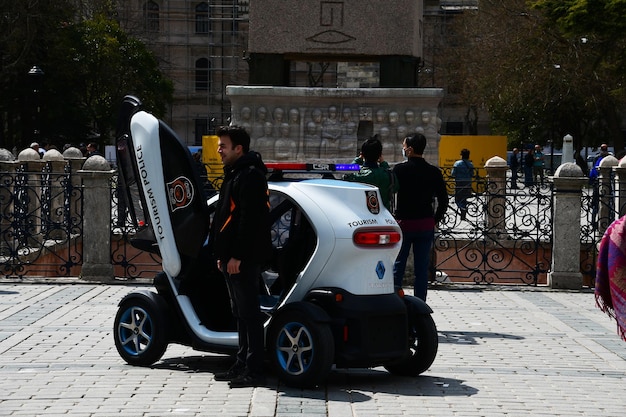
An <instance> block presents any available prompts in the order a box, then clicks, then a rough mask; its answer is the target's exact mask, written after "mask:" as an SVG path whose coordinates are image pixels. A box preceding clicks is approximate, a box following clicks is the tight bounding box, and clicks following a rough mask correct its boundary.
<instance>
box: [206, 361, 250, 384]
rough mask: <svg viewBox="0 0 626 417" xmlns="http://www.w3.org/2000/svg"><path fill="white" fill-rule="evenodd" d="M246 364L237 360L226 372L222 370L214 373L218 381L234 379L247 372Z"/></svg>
mask: <svg viewBox="0 0 626 417" xmlns="http://www.w3.org/2000/svg"><path fill="white" fill-rule="evenodd" d="M245 370H246V366H245V365H244V364H243V363H241V362H239V361H237V362H235V364H234V365H233V366H231V367H230V369H228V371H226V372H220V373H217V374H215V375H214V378H215V380H216V381H232V380H233V379H235V378H237V377H239V376H242V375H243V374H244V373H245Z"/></svg>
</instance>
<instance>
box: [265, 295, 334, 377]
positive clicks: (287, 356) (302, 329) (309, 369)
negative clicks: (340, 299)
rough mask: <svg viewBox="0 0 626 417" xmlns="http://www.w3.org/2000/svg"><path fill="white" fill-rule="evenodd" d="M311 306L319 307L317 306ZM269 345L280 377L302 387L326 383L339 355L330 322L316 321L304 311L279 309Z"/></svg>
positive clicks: (270, 332) (271, 329)
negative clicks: (336, 351) (336, 354)
mask: <svg viewBox="0 0 626 417" xmlns="http://www.w3.org/2000/svg"><path fill="white" fill-rule="evenodd" d="M310 308H314V309H319V307H316V306H314V305H311V306H310ZM320 310H321V309H320ZM322 313H323V311H322ZM267 347H268V351H269V352H270V359H271V362H272V365H273V367H274V369H275V370H276V373H277V374H278V377H279V378H280V379H281V380H283V381H284V382H285V383H287V384H288V385H293V386H298V387H306V386H314V385H317V384H319V383H321V382H323V381H324V380H325V379H326V377H327V376H328V373H329V372H330V369H331V367H332V364H333V359H334V356H335V343H334V339H333V334H332V332H331V330H330V327H329V325H328V324H327V323H322V322H317V321H314V320H313V318H312V316H311V315H309V314H307V313H306V312H305V311H301V310H293V309H289V310H288V311H279V312H278V313H277V314H276V315H275V316H274V318H273V319H272V324H271V326H270V329H269V333H268V340H267Z"/></svg>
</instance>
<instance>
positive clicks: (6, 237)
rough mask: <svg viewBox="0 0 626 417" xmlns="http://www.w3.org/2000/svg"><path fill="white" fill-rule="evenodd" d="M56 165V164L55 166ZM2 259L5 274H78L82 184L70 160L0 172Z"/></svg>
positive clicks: (21, 166) (80, 252) (0, 244)
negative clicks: (56, 163)
mask: <svg viewBox="0 0 626 417" xmlns="http://www.w3.org/2000/svg"><path fill="white" fill-rule="evenodd" d="M57 168H58V167H57ZM0 184H1V186H2V187H1V189H0V208H1V212H0V265H1V268H2V274H3V275H4V276H5V277H9V276H16V277H23V276H26V275H34V276H72V275H73V276H76V275H78V273H79V272H80V266H81V263H82V245H81V243H82V242H81V236H82V228H83V213H82V188H81V187H80V186H76V183H75V181H74V178H73V173H72V170H71V169H70V165H69V164H66V165H63V166H61V168H60V169H55V163H53V162H48V163H46V164H44V165H43V169H42V170H41V171H29V170H28V164H18V165H16V166H15V169H14V171H11V172H0Z"/></svg>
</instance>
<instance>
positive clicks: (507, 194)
mask: <svg viewBox="0 0 626 417" xmlns="http://www.w3.org/2000/svg"><path fill="white" fill-rule="evenodd" d="M42 166H43V169H42V170H41V171H32V170H31V171H29V170H28V168H27V165H19V164H16V165H15V169H14V170H12V171H11V172H0V184H1V185H2V187H1V189H0V209H1V211H0V216H1V217H0V266H1V268H2V274H3V275H4V276H5V277H23V276H77V275H79V274H80V268H81V265H82V259H83V252H82V251H83V248H82V239H81V236H82V230H83V225H84V224H88V223H89V220H87V221H85V220H84V216H83V212H82V205H83V204H82V200H83V192H84V191H83V188H82V186H80V184H79V183H80V182H79V181H77V180H76V174H75V173H73V172H72V170H71V168H70V166H69V164H65V165H63V166H62V167H61V168H59V167H58V166H56V167H55V166H53V164H52V163H47V164H43V165H42ZM444 174H446V177H448V175H447V174H449V173H447V172H446V173H444ZM507 184H509V182H508V181H507ZM447 186H448V189H449V195H450V208H449V210H448V212H447V214H446V216H445V219H444V221H443V223H442V224H441V225H440V227H439V229H438V232H437V239H436V242H435V246H434V248H433V257H432V269H433V277H436V279H437V280H441V281H445V280H450V281H454V282H475V283H486V284H498V283H518V284H528V285H540V284H545V283H546V274H547V273H548V272H549V269H550V266H551V259H552V258H551V255H552V254H551V252H552V245H553V237H552V234H553V233H552V219H553V216H555V215H558V213H554V209H553V201H554V189H553V186H552V183H551V181H550V179H549V177H546V180H545V181H544V183H543V184H539V185H533V186H525V185H524V184H523V183H522V182H520V183H519V188H518V189H511V188H510V186H508V185H507V187H506V188H505V190H504V192H503V191H502V190H497V192H496V189H495V187H494V183H493V182H490V181H489V180H487V179H486V178H478V179H476V180H475V181H474V184H473V192H472V195H471V197H470V198H469V200H468V210H467V215H466V216H465V218H462V217H461V213H460V211H459V210H458V207H457V205H456V203H455V201H454V183H453V180H449V181H448V184H447ZM110 192H111V194H110V196H111V201H112V210H111V225H112V227H111V235H110V239H111V262H112V264H113V265H114V268H115V276H116V278H117V279H122V280H133V279H137V278H151V277H152V276H154V274H155V273H157V272H158V271H159V270H160V258H159V257H158V256H156V255H153V254H149V253H146V252H141V251H139V250H137V249H134V248H133V247H132V246H131V245H130V244H129V242H130V241H131V239H133V238H134V237H135V233H136V232H137V230H136V229H135V228H134V227H133V226H132V225H131V222H129V221H128V220H129V219H128V218H127V217H126V215H127V213H126V211H125V209H124V207H123V205H122V206H120V205H119V204H118V201H119V199H118V196H117V181H116V177H115V176H114V177H113V179H112V180H111V183H110ZM618 197H619V196H618V191H616V186H615V178H614V175H611V178H610V179H608V181H607V180H605V182H604V184H600V183H599V182H598V180H596V181H594V182H592V183H590V184H589V185H588V186H587V187H585V188H584V189H583V192H582V196H581V203H582V210H581V215H580V219H581V235H580V247H581V257H580V259H581V261H580V265H581V267H580V270H581V272H582V273H583V275H584V276H587V277H588V279H590V280H593V277H594V276H595V262H596V257H597V244H598V242H599V241H600V239H601V237H602V233H603V231H604V230H605V229H606V227H607V226H608V224H610V222H611V221H613V220H614V219H616V218H617V217H618V216H619V212H620V208H619V207H616V204H615V201H619V199H618ZM621 211H622V212H623V211H624V210H623V209H622V210H621Z"/></svg>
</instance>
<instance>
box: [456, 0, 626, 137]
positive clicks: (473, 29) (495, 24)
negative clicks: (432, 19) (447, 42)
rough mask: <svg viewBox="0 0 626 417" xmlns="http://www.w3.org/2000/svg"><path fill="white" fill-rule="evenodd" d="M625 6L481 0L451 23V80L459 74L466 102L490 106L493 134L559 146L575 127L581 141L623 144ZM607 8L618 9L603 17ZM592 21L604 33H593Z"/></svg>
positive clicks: (543, 0) (619, 1) (546, 0)
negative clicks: (604, 18)
mask: <svg viewBox="0 0 626 417" xmlns="http://www.w3.org/2000/svg"><path fill="white" fill-rule="evenodd" d="M588 3H589V4H588ZM624 5H626V1H624V0H613V1H596V2H591V1H589V2H586V1H582V0H578V1H575V0H570V1H567V0H566V1H563V0H538V1H533V2H530V3H528V2H527V1H526V0H505V1H502V0H482V1H481V2H480V8H479V10H478V11H476V12H471V13H464V14H463V15H462V16H460V17H458V18H457V19H455V22H454V24H453V26H452V27H451V28H450V29H451V30H450V33H451V36H450V37H449V38H450V39H451V44H452V45H453V47H452V48H451V49H446V50H445V51H444V54H445V55H446V56H445V57H444V59H445V60H446V61H445V62H446V64H450V65H449V66H448V68H452V70H451V71H450V72H449V74H448V78H449V79H454V80H457V81H456V83H457V84H458V86H459V87H458V88H459V90H460V94H459V96H460V101H461V102H463V103H466V104H467V105H468V106H481V108H483V109H485V110H487V111H488V112H489V115H490V119H491V121H492V129H493V132H494V133H497V134H504V135H507V136H508V137H509V139H510V142H511V144H512V145H520V144H522V143H523V142H534V143H540V144H544V143H546V142H547V141H548V140H552V141H555V143H556V144H557V145H559V144H560V141H561V140H562V138H563V136H564V135H565V134H567V133H569V134H571V135H573V136H574V141H575V145H577V146H583V145H595V144H599V143H600V142H606V141H610V142H612V143H613V144H614V145H615V146H616V147H617V148H621V147H623V142H622V133H621V126H620V115H619V112H620V110H621V109H622V108H623V107H624V106H623V105H624V103H625V101H626V95H624V92H625V91H624V87H623V86H624V81H626V80H624V74H625V73H626V72H625V71H624V69H625V66H624V62H625V61H624V59H623V58H624V57H625V56H626V53H625V52H624V51H626V49H625V48H624V34H622V32H621V31H622V29H621V25H624V24H626V13H625V11H626V9H624V7H625V6H624ZM607 10H610V11H611V13H613V14H612V15H611V16H609V17H608V19H607V21H603V22H601V23H600V22H599V21H600V20H601V16H604V14H603V12H604V11H607ZM583 11H586V12H587V14H586V15H584V13H583ZM620 13H621V19H620ZM584 16H586V17H587V19H588V20H585V19H583V17H584ZM611 22H613V23H611ZM594 25H598V27H600V30H599V32H598V31H596V32H592V31H588V30H590V29H592V28H594ZM611 27H612V28H613V30H614V31H613V32H611V31H610V30H609V28H611ZM608 33H611V35H610V36H608V35H607V34H608ZM468 51H471V53H468ZM459 69H460V70H459Z"/></svg>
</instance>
